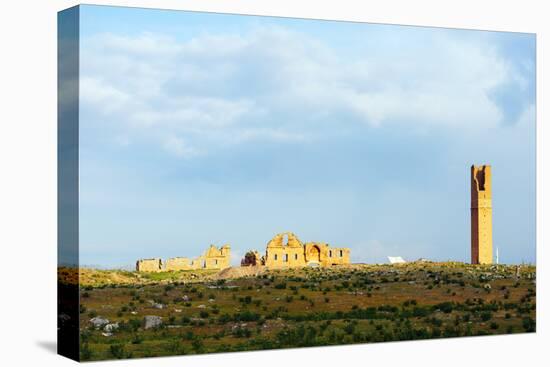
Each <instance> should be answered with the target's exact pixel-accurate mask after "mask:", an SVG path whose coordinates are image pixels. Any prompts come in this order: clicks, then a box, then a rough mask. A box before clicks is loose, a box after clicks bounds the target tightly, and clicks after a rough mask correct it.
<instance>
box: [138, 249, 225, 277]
mask: <svg viewBox="0 0 550 367" xmlns="http://www.w3.org/2000/svg"><path fill="white" fill-rule="evenodd" d="M230 266H231V247H230V246H229V244H225V245H223V246H222V247H220V248H219V249H218V248H217V247H216V246H214V245H210V247H209V248H208V249H207V250H206V251H205V252H204V253H203V254H202V255H201V256H199V257H196V258H194V259H193V260H190V259H189V258H187V257H173V258H170V259H168V260H166V262H165V263H163V262H162V260H161V259H143V260H138V261H137V262H136V271H144V272H157V271H178V270H194V269H195V270H196V269H220V270H221V269H225V268H228V267H230Z"/></svg>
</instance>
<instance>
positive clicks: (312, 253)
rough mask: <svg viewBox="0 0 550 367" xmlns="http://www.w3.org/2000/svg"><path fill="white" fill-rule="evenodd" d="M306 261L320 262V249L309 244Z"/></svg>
mask: <svg viewBox="0 0 550 367" xmlns="http://www.w3.org/2000/svg"><path fill="white" fill-rule="evenodd" d="M307 261H308V263H311V262H314V263H320V262H321V249H320V248H319V247H318V246H311V247H310V248H309V249H308V253H307Z"/></svg>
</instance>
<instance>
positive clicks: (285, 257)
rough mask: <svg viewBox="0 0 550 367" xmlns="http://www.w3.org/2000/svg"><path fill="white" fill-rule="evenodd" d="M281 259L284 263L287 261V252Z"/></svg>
mask: <svg viewBox="0 0 550 367" xmlns="http://www.w3.org/2000/svg"><path fill="white" fill-rule="evenodd" d="M283 261H284V262H285V263H286V262H288V254H284V255H283Z"/></svg>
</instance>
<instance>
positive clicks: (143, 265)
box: [136, 258, 163, 272]
mask: <svg viewBox="0 0 550 367" xmlns="http://www.w3.org/2000/svg"><path fill="white" fill-rule="evenodd" d="M162 269H163V266H162V260H161V259H158V258H155V259H141V260H138V261H136V271H144V272H159V271H162Z"/></svg>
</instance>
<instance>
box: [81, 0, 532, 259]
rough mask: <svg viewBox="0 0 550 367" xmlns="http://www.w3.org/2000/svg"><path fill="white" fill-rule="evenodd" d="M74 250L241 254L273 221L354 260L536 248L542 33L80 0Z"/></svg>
mask: <svg viewBox="0 0 550 367" xmlns="http://www.w3.org/2000/svg"><path fill="white" fill-rule="evenodd" d="M80 17H81V18H80V20H81V33H80V35H81V59H80V63H81V68H80V77H81V79H80V92H81V94H80V121H81V125H80V148H81V152H80V261H81V263H82V264H97V265H102V266H120V265H127V264H132V263H133V262H134V261H135V260H136V259H138V258H142V257H163V258H166V257H172V256H191V257H192V256H197V255H199V254H200V253H201V252H202V251H203V249H204V248H206V247H207V246H208V245H209V244H210V243H214V244H217V245H221V244H224V243H230V244H231V246H232V251H233V262H234V263H237V262H238V261H239V259H240V256H242V255H243V254H244V252H246V250H248V249H258V250H260V251H263V250H264V249H265V245H266V243H267V241H268V240H269V239H271V237H273V235H275V234H276V233H279V232H283V231H293V232H295V233H296V234H297V235H298V237H299V238H300V239H301V240H302V241H322V242H328V243H330V244H332V245H334V246H348V247H350V248H351V255H352V261H354V262H385V261H387V260H386V256H387V255H393V256H403V257H404V258H406V259H411V260H414V259H417V258H420V257H425V258H429V259H434V260H457V261H469V248H470V222H469V211H470V209H469V206H470V203H469V197H470V196H469V188H470V187H469V167H470V165H471V164H474V163H475V164H484V163H486V164H491V165H492V166H493V228H494V233H493V236H494V246H495V247H498V248H499V251H500V255H501V256H500V258H501V262H507V263H517V262H521V261H526V262H535V36H534V35H531V34H519V33H502V32H482V31H466V30H450V29H438V28H423V27H407V26H395V25H375V24H366V23H346V22H332V21H317V20H300V19H286V18H269V17H254V16H238V15H222V14H207V13H192V12H182V11H160V10H145V9H133V8H116V7H100V6H83V7H82V8H81V16H80Z"/></svg>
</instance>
